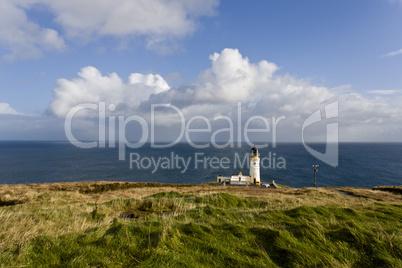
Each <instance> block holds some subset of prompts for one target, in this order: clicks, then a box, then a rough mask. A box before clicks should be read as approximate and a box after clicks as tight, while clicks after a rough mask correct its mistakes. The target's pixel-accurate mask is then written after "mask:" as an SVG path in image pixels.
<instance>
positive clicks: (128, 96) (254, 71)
mask: <svg viewBox="0 0 402 268" xmlns="http://www.w3.org/2000/svg"><path fill="white" fill-rule="evenodd" d="M210 60H211V68H209V69H207V70H205V71H204V72H202V73H201V75H200V76H199V77H198V78H197V79H196V81H195V82H194V84H193V85H190V86H185V85H182V86H179V87H173V88H170V87H169V85H168V84H167V82H166V81H165V80H164V79H163V78H162V77H161V76H159V75H157V74H149V75H143V74H138V73H135V74H132V75H130V77H129V78H128V79H127V80H126V81H123V80H122V79H121V78H119V77H118V75H117V74H115V73H112V74H109V75H108V76H102V75H101V73H100V72H99V71H98V70H97V69H95V68H94V67H86V68H83V69H82V70H81V72H80V73H79V77H78V78H73V79H70V80H67V79H60V80H58V82H57V87H56V88H55V89H54V100H53V101H52V103H51V104H50V110H51V111H53V112H54V114H55V115H57V116H59V117H63V116H64V115H65V114H66V113H67V111H68V110H69V109H70V108H71V107H73V106H75V105H77V104H79V103H82V102H96V103H97V102H98V101H106V102H107V103H113V104H116V105H117V107H118V109H117V110H116V113H119V114H124V115H127V114H130V115H131V114H137V115H141V116H143V117H144V118H145V119H146V120H148V119H149V113H150V106H151V104H164V103H170V104H173V105H175V106H177V107H179V108H180V109H181V111H182V112H183V114H184V116H185V118H187V119H189V118H191V117H193V116H199V115H202V116H205V117H206V118H208V119H209V120H210V121H211V122H214V120H213V118H214V117H215V116H217V115H224V116H228V117H230V118H232V119H233V120H237V102H241V106H242V115H241V116H242V121H241V122H242V124H244V122H245V121H246V120H248V119H249V118H251V117H252V116H254V115H259V116H263V117H265V118H271V117H272V116H276V117H277V118H278V117H279V116H282V115H283V116H286V118H287V119H286V122H283V123H282V124H281V129H280V130H279V132H278V133H280V134H278V139H279V140H300V138H301V127H302V125H303V122H304V120H306V118H307V117H308V116H309V115H311V114H312V113H313V112H315V111H316V110H318V109H323V108H324V106H325V104H327V103H330V102H332V101H334V100H338V101H339V109H340V111H339V126H340V135H341V137H340V139H341V140H351V141H359V139H360V140H365V141H366V140H370V139H371V140H381V139H382V138H384V137H385V138H384V139H385V140H400V137H401V135H400V133H398V132H395V125H398V124H399V125H400V124H401V123H402V120H401V119H400V118H402V106H401V104H400V103H402V97H401V96H398V95H397V93H398V92H387V93H395V94H393V95H392V98H388V97H387V95H384V94H381V93H384V91H381V92H377V91H373V92H372V95H369V97H367V96H364V95H362V94H359V93H356V92H353V91H352V90H351V88H350V86H342V87H340V89H342V90H339V88H338V89H337V88H334V89H329V88H326V87H322V86H315V85H313V84H312V83H311V82H310V81H308V80H303V79H297V78H294V77H292V76H290V75H278V74H276V73H275V72H276V70H277V69H278V67H277V66H276V65H275V64H274V63H270V62H268V61H260V62H259V63H251V62H250V61H249V60H248V58H247V57H244V56H242V55H241V54H240V52H239V51H238V50H237V49H224V50H223V51H222V52H221V53H214V54H213V55H211V56H210ZM344 89H347V91H345V90H344ZM172 111H173V110H170V111H167V112H162V113H158V114H157V115H156V118H155V119H156V122H159V124H160V125H162V126H164V127H170V129H177V128H178V127H180V125H179V123H180V121H179V117H178V116H177V113H175V112H173V113H172ZM217 124H218V125H216V124H215V125H214V126H213V127H215V128H216V127H218V128H219V127H227V126H223V125H222V122H221V123H220V125H219V123H217ZM322 124H323V127H322V129H321V130H320V131H318V130H317V131H315V132H314V135H316V136H317V137H325V122H323V123H322ZM243 126H244V125H243ZM387 129H388V130H392V131H393V132H392V134H391V132H389V131H388V130H387ZM167 132H169V130H166V131H165V132H163V133H164V134H163V137H162V138H165V137H166V136H167V135H169V133H167ZM320 135H321V136H320Z"/></svg>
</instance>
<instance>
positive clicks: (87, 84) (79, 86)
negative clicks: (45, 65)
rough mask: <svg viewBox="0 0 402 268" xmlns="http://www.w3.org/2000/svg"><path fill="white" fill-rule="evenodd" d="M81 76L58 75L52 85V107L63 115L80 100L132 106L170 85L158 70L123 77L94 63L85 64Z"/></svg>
mask: <svg viewBox="0 0 402 268" xmlns="http://www.w3.org/2000/svg"><path fill="white" fill-rule="evenodd" d="M78 76H79V77H78V78H73V79H71V80H68V79H59V80H58V81H57V82H56V88H54V89H53V94H54V99H53V101H52V102H51V103H50V106H49V108H50V110H51V111H52V112H53V113H54V114H55V115H57V116H59V117H63V116H65V115H66V114H67V112H68V111H69V110H70V109H71V108H72V107H74V106H76V105H78V104H81V103H98V102H100V101H104V102H106V103H107V105H108V104H115V105H117V108H118V110H119V109H128V110H131V109H132V108H133V107H137V106H138V105H139V104H140V102H141V101H145V100H147V99H148V98H149V96H150V95H151V94H158V93H161V92H163V91H166V90H168V89H169V85H168V84H167V82H166V81H165V80H164V79H163V78H162V77H161V76H160V75H158V74H156V75H153V74H148V75H144V74H139V73H133V74H131V75H130V76H129V77H128V79H127V81H123V80H122V79H121V78H120V77H119V76H118V75H117V74H116V73H111V74H109V75H107V76H102V74H101V73H100V71H99V70H98V69H96V68H95V67H91V66H88V67H85V68H82V69H81V72H79V73H78Z"/></svg>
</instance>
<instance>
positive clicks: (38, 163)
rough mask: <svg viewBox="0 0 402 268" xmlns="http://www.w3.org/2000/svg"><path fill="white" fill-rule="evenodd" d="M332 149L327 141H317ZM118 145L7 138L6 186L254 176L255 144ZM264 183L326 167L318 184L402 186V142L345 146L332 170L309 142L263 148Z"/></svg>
mask: <svg viewBox="0 0 402 268" xmlns="http://www.w3.org/2000/svg"><path fill="white" fill-rule="evenodd" d="M309 146H311V147H312V148H314V149H316V150H317V151H320V152H322V153H324V152H325V144H322V143H315V144H309ZM118 149H119V148H118V146H116V147H115V148H109V147H105V148H91V149H82V148H78V147H76V146H74V145H72V144H71V143H70V142H68V141H0V184H27V183H53V182H81V181H129V182H159V183H184V184H201V183H207V182H211V181H216V177H217V176H218V175H223V176H230V175H236V174H238V173H239V172H242V173H243V174H248V171H249V166H248V161H249V160H248V158H247V157H248V154H249V151H250V149H251V147H250V146H249V145H248V144H246V143H242V144H241V146H240V147H239V146H238V145H237V143H235V144H234V147H229V146H228V147H225V148H215V147H213V146H212V145H210V146H209V148H204V149H197V148H193V147H192V146H190V145H189V144H187V143H178V144H176V145H174V146H172V147H169V148H152V146H151V144H149V143H147V144H144V145H143V146H141V147H140V148H136V149H132V148H126V151H125V160H119V150H118ZM260 157H261V181H262V182H271V181H272V180H275V182H277V183H279V184H284V185H288V186H290V187H312V186H314V180H313V174H314V173H313V167H312V165H319V167H318V173H317V186H318V187H328V186H332V187H336V186H352V187H374V186H380V185H400V184H401V183H402V161H401V159H402V143H393V142H392V143H391V142H389V143H385V142H384V143H377V142H376V143H367V142H364V143H363V142H362V143H356V142H353V143H352V142H344V143H340V144H339V164H338V166H336V167H332V166H330V165H328V164H326V163H324V162H322V161H320V160H318V159H316V158H315V157H314V156H312V155H311V154H310V153H309V152H308V151H307V150H306V149H305V148H304V146H303V144H301V143H297V142H294V143H293V142H286V143H277V144H276V147H275V148H274V147H271V146H269V147H268V148H261V149H260Z"/></svg>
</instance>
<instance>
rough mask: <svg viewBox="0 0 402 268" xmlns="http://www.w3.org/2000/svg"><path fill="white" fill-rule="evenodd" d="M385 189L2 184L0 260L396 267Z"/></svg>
mask: <svg viewBox="0 0 402 268" xmlns="http://www.w3.org/2000/svg"><path fill="white" fill-rule="evenodd" d="M393 189H394V191H387V190H384V189H374V190H373V189H366V188H346V187H342V188H336V189H335V188H300V189H291V188H290V189H259V188H253V187H223V186H214V185H169V184H156V183H148V184H147V183H125V182H120V183H119V182H117V183H114V182H96V183H94V182H92V183H90V182H81V183H57V184H31V185H1V186H0V223H1V228H0V265H1V266H4V267H8V266H13V267H14V266H17V267H19V266H59V265H64V266H68V267H84V266H90V267H118V266H127V267H128V266H139V267H164V266H173V267H176V266H183V267H215V266H218V267H233V266H234V267H317V266H318V267H402V234H401V230H402V202H401V201H402V196H401V195H400V194H399V193H398V191H395V188H393ZM335 190H338V191H335ZM339 191H341V192H339ZM342 193H343V194H342ZM344 193H346V194H344ZM353 197H355V198H353Z"/></svg>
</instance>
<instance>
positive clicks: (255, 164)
mask: <svg viewBox="0 0 402 268" xmlns="http://www.w3.org/2000/svg"><path fill="white" fill-rule="evenodd" d="M250 183H251V184H255V185H260V154H259V153H258V149H257V148H256V147H255V146H254V147H253V148H251V152H250Z"/></svg>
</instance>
